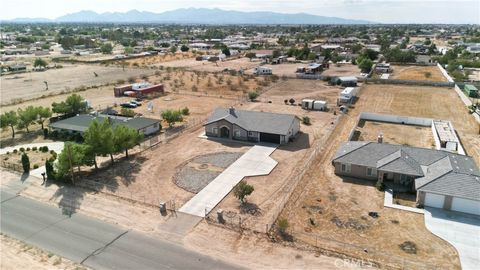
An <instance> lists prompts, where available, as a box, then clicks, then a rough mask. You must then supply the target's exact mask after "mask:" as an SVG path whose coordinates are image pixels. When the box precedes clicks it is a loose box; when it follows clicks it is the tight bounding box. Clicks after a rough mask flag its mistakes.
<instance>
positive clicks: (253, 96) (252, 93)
mask: <svg viewBox="0 0 480 270" xmlns="http://www.w3.org/2000/svg"><path fill="white" fill-rule="evenodd" d="M257 97H258V93H257V91H250V92H248V98H249V99H250V100H251V101H254V100H255V99H257Z"/></svg>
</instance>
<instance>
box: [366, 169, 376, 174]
mask: <svg viewBox="0 0 480 270" xmlns="http://www.w3.org/2000/svg"><path fill="white" fill-rule="evenodd" d="M367 176H377V169H376V168H367Z"/></svg>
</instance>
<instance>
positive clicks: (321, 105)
mask: <svg viewBox="0 0 480 270" xmlns="http://www.w3.org/2000/svg"><path fill="white" fill-rule="evenodd" d="M302 109H305V110H313V111H326V110H327V102H326V101H324V100H314V99H302Z"/></svg>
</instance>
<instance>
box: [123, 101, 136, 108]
mask: <svg viewBox="0 0 480 270" xmlns="http://www.w3.org/2000/svg"><path fill="white" fill-rule="evenodd" d="M120 106H121V107H122V108H136V107H138V106H137V104H134V103H131V102H126V103H121V104H120Z"/></svg>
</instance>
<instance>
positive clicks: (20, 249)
mask: <svg viewBox="0 0 480 270" xmlns="http://www.w3.org/2000/svg"><path fill="white" fill-rule="evenodd" d="M0 250H1V252H0V253H1V254H2V255H1V260H0V268H1V269H5V270H14V269H39V270H47V269H75V270H81V269H89V268H88V267H85V266H83V265H80V264H77V263H74V262H72V261H70V260H68V259H65V258H62V257H59V256H57V255H54V254H53V253H50V252H47V251H44V250H41V249H39V248H36V247H33V246H31V245H29V244H25V243H23V242H20V241H18V240H16V239H14V238H11V237H8V236H6V235H3V234H2V235H1V236H0Z"/></svg>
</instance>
